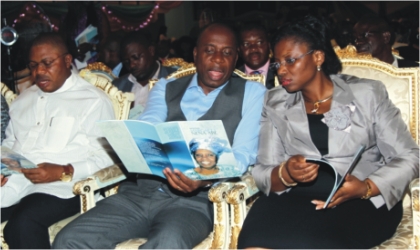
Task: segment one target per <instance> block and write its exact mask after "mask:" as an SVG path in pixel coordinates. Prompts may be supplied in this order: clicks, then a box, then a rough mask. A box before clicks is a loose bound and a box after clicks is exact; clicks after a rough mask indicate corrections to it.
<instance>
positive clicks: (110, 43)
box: [97, 33, 128, 77]
mask: <svg viewBox="0 0 420 250" xmlns="http://www.w3.org/2000/svg"><path fill="white" fill-rule="evenodd" d="M122 36H123V34H122V33H113V34H110V35H109V36H107V37H106V38H105V39H104V40H103V41H102V42H101V44H100V45H99V53H98V60H97V61H98V62H102V63H104V64H105V65H106V66H108V68H110V69H111V70H112V73H113V74H114V75H115V76H116V77H119V76H120V75H124V74H127V73H128V71H127V70H126V69H125V68H124V67H123V64H122V62H121V59H120V44H121V39H122Z"/></svg>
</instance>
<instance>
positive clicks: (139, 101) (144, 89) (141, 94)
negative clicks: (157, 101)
mask: <svg viewBox="0 0 420 250" xmlns="http://www.w3.org/2000/svg"><path fill="white" fill-rule="evenodd" d="M156 63H157V64H158V69H157V70H156V72H155V74H154V76H153V77H152V78H151V79H158V78H159V72H160V67H161V66H160V63H159V61H156ZM128 80H129V81H130V82H132V83H133V88H132V89H131V92H133V93H134V107H135V106H137V105H142V106H143V107H146V103H147V99H148V97H149V83H147V84H146V85H144V86H142V85H141V84H140V83H138V82H137V79H136V78H135V77H134V76H133V75H132V74H130V75H129V76H128Z"/></svg>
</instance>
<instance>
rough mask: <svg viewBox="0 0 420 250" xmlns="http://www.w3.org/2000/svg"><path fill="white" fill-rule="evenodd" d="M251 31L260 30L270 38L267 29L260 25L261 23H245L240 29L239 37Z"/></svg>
mask: <svg viewBox="0 0 420 250" xmlns="http://www.w3.org/2000/svg"><path fill="white" fill-rule="evenodd" d="M250 30H260V31H262V32H263V33H264V34H265V36H267V38H268V31H267V29H266V28H265V26H264V25H262V24H260V23H256V22H247V23H244V24H243V25H242V26H241V28H240V29H239V35H241V34H242V33H243V32H245V31H250Z"/></svg>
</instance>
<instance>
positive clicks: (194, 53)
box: [193, 47, 197, 63]
mask: <svg viewBox="0 0 420 250" xmlns="http://www.w3.org/2000/svg"><path fill="white" fill-rule="evenodd" d="M193 56H194V63H195V62H196V61H197V47H194V50H193Z"/></svg>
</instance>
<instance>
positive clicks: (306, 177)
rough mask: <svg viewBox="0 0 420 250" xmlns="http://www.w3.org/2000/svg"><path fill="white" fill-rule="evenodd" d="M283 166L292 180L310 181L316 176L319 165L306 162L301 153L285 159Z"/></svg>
mask: <svg viewBox="0 0 420 250" xmlns="http://www.w3.org/2000/svg"><path fill="white" fill-rule="evenodd" d="M284 168H286V171H287V173H288V174H289V176H290V178H292V179H293V180H294V181H296V182H311V181H313V180H315V178H316V177H317V176H318V168H319V165H318V164H315V163H307V162H306V160H305V157H303V156H302V155H294V156H292V157H290V158H289V160H287V162H286V165H285V166H284Z"/></svg>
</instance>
